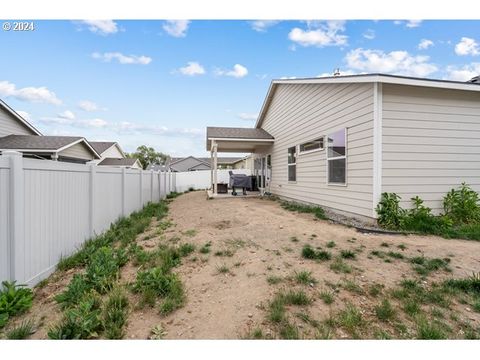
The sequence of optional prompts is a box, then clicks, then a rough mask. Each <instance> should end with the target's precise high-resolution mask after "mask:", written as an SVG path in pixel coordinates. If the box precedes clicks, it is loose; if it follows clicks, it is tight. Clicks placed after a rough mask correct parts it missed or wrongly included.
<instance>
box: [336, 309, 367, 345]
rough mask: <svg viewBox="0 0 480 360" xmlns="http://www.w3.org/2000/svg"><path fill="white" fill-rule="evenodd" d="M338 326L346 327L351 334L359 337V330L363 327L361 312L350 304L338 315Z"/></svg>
mask: <svg viewBox="0 0 480 360" xmlns="http://www.w3.org/2000/svg"><path fill="white" fill-rule="evenodd" d="M338 324H339V325H340V326H342V327H344V328H345V329H346V330H347V331H348V332H349V333H350V334H352V335H353V336H355V337H356V336H357V330H358V329H360V328H361V327H363V325H364V324H365V321H364V320H363V317H362V314H361V312H360V310H358V309H357V308H356V307H355V306H354V305H352V304H350V303H348V304H347V306H346V307H345V308H344V309H343V310H342V311H340V313H339V314H338Z"/></svg>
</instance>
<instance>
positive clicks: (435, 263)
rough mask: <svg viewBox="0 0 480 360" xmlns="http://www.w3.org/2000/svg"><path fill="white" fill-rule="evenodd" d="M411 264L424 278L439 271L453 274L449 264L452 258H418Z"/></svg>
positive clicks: (413, 259) (412, 259)
mask: <svg viewBox="0 0 480 360" xmlns="http://www.w3.org/2000/svg"><path fill="white" fill-rule="evenodd" d="M410 263H411V264H412V266H413V269H414V270H415V271H416V272H417V273H418V274H419V275H423V276H427V275H429V274H430V273H432V272H434V271H438V270H443V271H447V272H451V269H450V267H449V266H448V264H449V263H450V258H444V259H439V258H433V259H431V258H427V257H425V256H417V257H413V258H411V259H410Z"/></svg>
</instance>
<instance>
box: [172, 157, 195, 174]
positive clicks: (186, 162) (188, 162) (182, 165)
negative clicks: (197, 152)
mask: <svg viewBox="0 0 480 360" xmlns="http://www.w3.org/2000/svg"><path fill="white" fill-rule="evenodd" d="M199 164H202V162H201V161H199V160H197V159H195V158H192V157H188V158H185V159H182V160H180V161H178V162H176V163H175V164H173V165H172V166H171V168H172V170H174V171H179V172H182V171H188V169H191V168H192V167H194V166H196V165H199Z"/></svg>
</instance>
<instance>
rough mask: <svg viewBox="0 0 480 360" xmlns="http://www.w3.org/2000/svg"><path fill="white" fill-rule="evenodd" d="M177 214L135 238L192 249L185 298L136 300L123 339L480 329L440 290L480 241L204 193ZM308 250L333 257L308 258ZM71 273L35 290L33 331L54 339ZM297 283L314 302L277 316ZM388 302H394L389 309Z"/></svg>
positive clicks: (461, 301)
mask: <svg viewBox="0 0 480 360" xmlns="http://www.w3.org/2000/svg"><path fill="white" fill-rule="evenodd" d="M169 209H170V210H169V213H168V218H167V220H168V221H170V222H171V226H170V227H168V228H167V229H166V230H165V231H164V232H162V233H161V235H159V233H158V232H157V231H156V229H157V226H158V223H156V222H154V223H153V224H152V227H151V228H150V229H149V230H147V232H146V233H144V234H143V235H141V236H140V237H139V239H138V243H139V244H140V245H141V246H142V247H143V248H145V249H147V250H148V249H153V248H155V247H157V246H158V244H160V243H161V242H169V243H175V244H182V243H191V244H194V245H195V249H196V250H195V251H194V252H193V253H192V254H190V255H189V256H188V257H186V258H184V259H183V260H182V264H181V265H180V266H178V267H177V268H175V270H174V271H175V272H176V273H177V274H179V275H180V278H181V280H182V282H183V283H184V286H185V290H186V296H187V297H186V299H187V300H186V303H185V305H184V306H183V307H182V308H180V309H178V310H176V311H175V312H173V313H172V314H170V315H168V316H166V317H163V316H161V315H159V313H158V310H157V309H156V308H155V307H153V308H150V307H144V308H143V309H140V308H138V307H135V306H132V310H131V313H130V315H129V317H128V323H127V328H126V336H125V338H128V339H148V338H150V337H152V329H155V330H154V331H153V333H154V335H155V336H154V337H156V338H163V339H238V338H352V337H358V338H419V337H422V336H427V337H428V336H429V335H428V334H429V331H430V333H433V335H431V336H432V337H435V334H437V333H438V332H439V333H441V334H443V336H445V337H448V338H465V337H477V336H480V333H479V326H480V313H479V312H476V311H475V304H474V303H472V301H473V300H472V298H470V297H468V296H467V295H465V296H463V295H462V296H460V295H458V294H457V295H451V294H446V293H441V294H440V293H438V294H437V293H436V292H435V293H434V290H435V289H436V287H435V284H438V283H440V282H442V281H443V280H444V279H448V278H465V277H469V276H471V275H472V273H474V272H475V273H478V272H479V271H480V255H479V254H480V242H475V241H464V240H446V239H442V238H438V237H433V236H432V237H427V236H403V235H376V234H361V233H358V232H357V231H356V230H355V229H353V228H348V227H345V226H342V225H336V224H332V223H330V222H328V221H325V220H317V219H315V218H314V217H313V216H312V215H310V214H299V213H296V212H290V211H287V210H284V209H283V208H282V207H281V206H280V204H279V203H278V202H276V201H271V200H263V199H258V198H248V199H242V198H232V199H217V200H210V201H208V200H206V195H205V193H204V192H200V191H198V192H191V193H187V194H185V195H181V196H179V197H178V198H176V199H175V200H174V201H172V202H171V203H170V205H169ZM145 238H146V240H143V239H145ZM205 245H206V246H205ZM305 245H310V246H311V248H313V249H314V250H315V251H319V250H320V249H321V250H323V251H326V252H328V253H329V254H330V258H329V259H324V260H323V261H322V260H311V259H306V258H304V257H302V249H303V247H304V246H305ZM201 249H202V250H201ZM342 251H343V252H342ZM422 256H424V257H425V259H427V260H428V259H438V260H439V261H440V262H441V264H443V265H440V266H437V267H433V268H432V269H429V270H428V271H427V273H424V272H423V273H422V272H421V271H419V270H418V267H419V266H420V265H417V270H416V269H415V264H412V261H410V259H412V258H418V257H422ZM440 259H442V260H440ZM420 267H421V266H420ZM137 270H138V269H137V268H136V267H135V266H133V265H132V264H131V263H129V264H127V265H126V266H125V267H124V268H123V269H122V278H123V279H124V281H126V282H128V281H132V282H133V281H134V280H135V275H136V272H137ZM420 270H421V269H420ZM302 272H304V273H302ZM419 272H420V274H419ZM302 274H303V276H302ZM55 276H56V277H55ZM71 276H72V275H71V274H68V273H67V274H64V275H62V277H59V276H58V275H54V277H53V279H52V280H51V281H50V282H49V284H48V285H46V286H45V287H44V288H43V289H39V290H37V291H36V301H35V305H34V307H33V308H32V310H31V311H30V313H29V314H27V315H28V316H31V315H32V314H33V315H35V316H37V318H40V317H43V320H42V324H43V325H42V326H40V328H39V330H38V331H37V332H36V333H35V334H34V335H33V336H32V337H33V338H44V337H46V330H45V329H46V328H47V327H48V325H49V323H51V322H52V321H55V320H57V319H58V317H59V316H60V315H59V314H60V312H59V310H57V309H58V306H57V305H56V304H55V301H54V300H53V296H54V295H55V293H58V291H60V290H61V289H62V288H63V287H64V286H65V284H66V283H67V282H68V280H69V279H70V278H71ZM405 279H417V280H418V284H419V286H421V287H422V288H425V289H429V290H428V291H426V295H425V297H424V298H422V299H423V300H422V301H420V300H413V302H417V304H416V305H415V304H412V298H411V296H410V295H407V294H406V291H407V290H408V284H407V285H404V287H403V288H402V287H401V285H400V284H401V282H402V280H405ZM402 289H403V292H402ZM432 289H433V290H432ZM289 290H293V291H303V292H304V293H305V294H306V295H307V297H308V299H309V301H308V303H305V304H297V305H295V303H296V302H295V301H293V305H292V304H291V303H288V301H287V302H286V304H285V305H284V306H285V309H284V310H279V311H280V312H282V311H284V312H285V314H284V315H281V318H282V320H280V321H277V320H278V319H277V320H275V319H274V317H275V314H272V312H274V311H275V310H274V306H273V305H272V302H273V300H274V299H275V297H276V296H277V297H278V293H280V292H283V293H286V292H288V291H289ZM428 294H433V295H432V296H430V295H428ZM409 296H410V297H409ZM412 296H413V295H412ZM132 299H133V301H135V298H132ZM425 299H426V300H425ZM385 300H386V301H387V302H389V303H390V308H389V306H387V304H385V303H383V305H384V306H383V307H382V306H381V305H382V301H385ZM297 303H298V301H297ZM479 307H480V306H479ZM477 311H480V310H479V309H477ZM55 314H57V315H55ZM277 315H278V314H277ZM436 332H437V333H436ZM419 334H423V335H419ZM425 334H427V335H425Z"/></svg>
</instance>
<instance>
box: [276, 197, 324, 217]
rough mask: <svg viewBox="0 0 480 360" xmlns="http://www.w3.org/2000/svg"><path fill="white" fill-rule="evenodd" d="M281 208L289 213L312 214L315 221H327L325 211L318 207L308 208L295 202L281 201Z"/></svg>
mask: <svg viewBox="0 0 480 360" xmlns="http://www.w3.org/2000/svg"><path fill="white" fill-rule="evenodd" d="M281 206H282V207H283V208H284V209H286V210H289V211H296V212H299V213H309V214H313V215H315V217H316V218H317V219H324V220H326V219H327V216H326V215H325V211H324V210H323V209H322V208H321V207H319V206H308V205H303V204H299V203H295V202H287V201H283V202H282V203H281Z"/></svg>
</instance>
